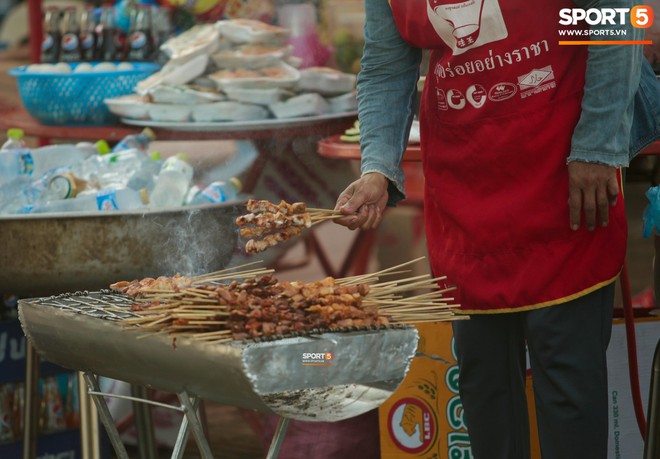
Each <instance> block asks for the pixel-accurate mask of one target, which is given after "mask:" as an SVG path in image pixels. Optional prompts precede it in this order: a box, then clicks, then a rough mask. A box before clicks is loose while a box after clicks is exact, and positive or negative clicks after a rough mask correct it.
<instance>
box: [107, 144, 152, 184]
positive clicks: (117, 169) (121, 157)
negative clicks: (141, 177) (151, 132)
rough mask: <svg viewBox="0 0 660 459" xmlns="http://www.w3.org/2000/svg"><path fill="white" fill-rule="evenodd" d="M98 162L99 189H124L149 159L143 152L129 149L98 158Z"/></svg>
mask: <svg viewBox="0 0 660 459" xmlns="http://www.w3.org/2000/svg"><path fill="white" fill-rule="evenodd" d="M99 161H100V163H99V170H98V174H97V177H98V184H99V188H101V189H103V188H125V187H126V186H128V182H129V181H130V179H131V178H132V176H133V174H135V173H136V172H137V171H139V170H140V169H141V168H142V166H143V164H144V163H146V162H147V161H149V157H148V156H147V154H146V153H145V152H144V151H142V150H139V149H137V148H131V149H130V150H122V151H119V152H115V153H112V152H111V153H109V154H107V155H103V156H100V157H99Z"/></svg>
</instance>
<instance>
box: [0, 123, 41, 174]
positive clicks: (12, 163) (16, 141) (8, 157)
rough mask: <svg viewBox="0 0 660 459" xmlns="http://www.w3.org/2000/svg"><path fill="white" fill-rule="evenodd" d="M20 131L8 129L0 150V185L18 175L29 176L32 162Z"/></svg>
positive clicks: (32, 168) (32, 165) (32, 166)
mask: <svg viewBox="0 0 660 459" xmlns="http://www.w3.org/2000/svg"><path fill="white" fill-rule="evenodd" d="M24 135H25V134H24V133H23V130H22V129H9V130H8V131H7V141H6V142H5V143H4V144H3V145H2V149H0V184H3V183H7V182H9V181H11V180H13V179H15V178H16V177H18V176H19V175H31V174H32V171H33V170H34V161H33V159H32V155H31V154H30V150H29V149H28V148H27V145H26V144H25V140H23V137H24Z"/></svg>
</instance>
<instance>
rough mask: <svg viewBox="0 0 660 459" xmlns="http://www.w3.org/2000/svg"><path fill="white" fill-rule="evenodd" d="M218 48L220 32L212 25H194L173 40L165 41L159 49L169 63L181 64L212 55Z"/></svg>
mask: <svg viewBox="0 0 660 459" xmlns="http://www.w3.org/2000/svg"><path fill="white" fill-rule="evenodd" d="M219 46H220V31H219V30H218V29H217V28H216V27H214V26H213V25H212V24H202V25H196V26H193V27H191V28H190V29H188V30H187V31H185V32H183V33H182V34H181V35H178V36H176V37H174V38H170V39H169V40H167V41H166V42H165V43H164V44H163V45H162V46H161V47H160V49H161V51H163V52H164V53H165V54H166V55H167V56H168V57H169V58H170V59H171V61H174V62H175V63H177V64H183V63H184V62H186V61H189V60H191V59H192V58H194V57H197V56H200V55H206V56H208V55H209V54H212V53H214V52H215V51H216V50H217V49H218V47H219Z"/></svg>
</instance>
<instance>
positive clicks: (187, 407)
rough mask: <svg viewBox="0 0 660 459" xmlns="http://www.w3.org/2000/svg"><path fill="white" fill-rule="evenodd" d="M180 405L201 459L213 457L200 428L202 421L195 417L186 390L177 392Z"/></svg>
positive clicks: (211, 458) (194, 411) (195, 413)
mask: <svg viewBox="0 0 660 459" xmlns="http://www.w3.org/2000/svg"><path fill="white" fill-rule="evenodd" d="M177 396H178V397H179V401H180V402H181V405H183V408H184V413H185V415H186V418H187V419H188V424H189V425H190V428H191V429H192V433H193V436H194V437H195V442H196V443H197V446H198V447H199V452H200V454H201V455H202V459H213V453H211V447H210V446H209V443H208V441H207V440H206V437H205V436H204V429H203V428H202V423H201V422H200V421H199V417H197V411H196V410H195V408H194V407H193V404H192V402H191V401H190V397H189V396H188V394H187V393H186V392H179V393H178V394H177Z"/></svg>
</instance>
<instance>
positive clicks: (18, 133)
mask: <svg viewBox="0 0 660 459" xmlns="http://www.w3.org/2000/svg"><path fill="white" fill-rule="evenodd" d="M7 137H9V138H10V139H12V140H19V139H22V138H23V137H25V132H24V131H23V129H19V128H12V129H9V130H8V131H7Z"/></svg>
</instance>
